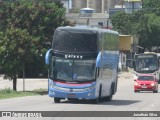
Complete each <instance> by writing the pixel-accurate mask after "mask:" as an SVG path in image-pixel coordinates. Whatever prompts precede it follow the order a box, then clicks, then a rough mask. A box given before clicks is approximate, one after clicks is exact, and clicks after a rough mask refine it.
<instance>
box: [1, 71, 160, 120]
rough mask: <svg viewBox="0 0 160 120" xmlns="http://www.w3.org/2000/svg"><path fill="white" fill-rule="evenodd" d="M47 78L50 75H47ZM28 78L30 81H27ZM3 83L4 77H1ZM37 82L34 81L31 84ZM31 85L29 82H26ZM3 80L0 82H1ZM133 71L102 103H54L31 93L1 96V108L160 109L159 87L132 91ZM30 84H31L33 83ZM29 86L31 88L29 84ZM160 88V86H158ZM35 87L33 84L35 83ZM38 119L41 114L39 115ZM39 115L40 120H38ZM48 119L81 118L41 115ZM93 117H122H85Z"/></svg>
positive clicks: (154, 119)
mask: <svg viewBox="0 0 160 120" xmlns="http://www.w3.org/2000/svg"><path fill="white" fill-rule="evenodd" d="M46 80H47V79H46ZM46 80H39V85H41V84H42V83H43V86H42V87H43V88H46V89H47V81H46ZM21 82H22V80H21ZM28 82H29V81H28ZM0 83H2V81H0ZM35 83H37V85H38V82H36V81H34V82H33V81H32V83H30V84H32V86H34V84H35ZM27 84H28V85H30V84H29V83H27ZM1 85H2V84H0V86H1ZM133 85H134V81H133V75H132V73H131V72H125V73H120V74H119V81H118V91H117V93H116V95H114V96H113V100H112V101H110V102H106V101H101V102H100V103H99V104H91V103H90V102H89V101H67V100H64V101H62V102H61V103H54V101H53V99H52V98H49V97H48V95H42V96H28V97H20V98H12V99H5V100H0V111H2V110H3V111H159V110H160V89H159V92H158V93H152V92H140V93H134V92H133ZM32 86H31V87H32ZM26 88H29V86H27V87H26ZM159 88H160V87H159ZM32 89H33V87H32ZM38 119H39V118H38ZM38 119H37V120H38ZM42 119H48V120H54V119H56V120H64V119H65V120H75V119H76V120H79V119H82V118H81V117H78V118H75V117H71V118H70V117H56V118H42ZM90 119H94V120H95V119H101V120H103V119H104V120H107V119H111V120H112V119H113V120H119V118H118V117H111V118H108V117H107V118H106V117H100V118H97V117H92V118H90V117H85V120H90ZM123 119H126V120H128V119H129V120H159V119H160V118H158V117H147V118H146V117H145V118H144V117H141V118H139V117H123V118H122V119H121V120H123ZM5 120H6V119H5Z"/></svg>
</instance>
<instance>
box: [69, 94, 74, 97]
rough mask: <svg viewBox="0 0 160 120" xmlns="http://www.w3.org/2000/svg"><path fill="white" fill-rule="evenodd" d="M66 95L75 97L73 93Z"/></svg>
mask: <svg viewBox="0 0 160 120" xmlns="http://www.w3.org/2000/svg"><path fill="white" fill-rule="evenodd" d="M67 96H68V97H75V96H76V95H75V94H68V95H67Z"/></svg>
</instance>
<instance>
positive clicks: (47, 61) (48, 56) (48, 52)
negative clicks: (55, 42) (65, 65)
mask: <svg viewBox="0 0 160 120" xmlns="http://www.w3.org/2000/svg"><path fill="white" fill-rule="evenodd" d="M50 53H51V49H50V50H48V51H47V53H46V55H45V63H46V65H49V61H50V60H49V59H50Z"/></svg>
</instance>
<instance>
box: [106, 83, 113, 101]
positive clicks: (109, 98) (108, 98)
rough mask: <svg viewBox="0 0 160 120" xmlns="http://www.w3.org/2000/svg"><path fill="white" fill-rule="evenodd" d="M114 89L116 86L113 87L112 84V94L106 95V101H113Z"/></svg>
mask: <svg viewBox="0 0 160 120" xmlns="http://www.w3.org/2000/svg"><path fill="white" fill-rule="evenodd" d="M113 90H114V88H113V85H112V87H111V90H110V94H109V96H107V97H106V101H111V100H112V97H113Z"/></svg>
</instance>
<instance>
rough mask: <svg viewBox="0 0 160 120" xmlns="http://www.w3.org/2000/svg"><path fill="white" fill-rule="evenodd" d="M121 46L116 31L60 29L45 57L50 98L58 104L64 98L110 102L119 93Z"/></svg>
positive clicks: (78, 28) (56, 32)
mask: <svg viewBox="0 0 160 120" xmlns="http://www.w3.org/2000/svg"><path fill="white" fill-rule="evenodd" d="M118 47H119V34H118V32H116V31H112V30H105V29H98V28H85V27H83V28H82V27H58V28H57V29H56V31H55V33H54V36H53V43H52V48H51V49H50V50H49V51H48V52H47V53H46V56H45V61H46V64H47V65H49V79H48V81H49V82H48V86H49V87H48V92H49V96H50V97H54V102H55V103H59V102H60V101H61V100H62V99H68V100H73V99H74V100H77V99H87V100H91V101H92V102H94V103H98V102H99V100H100V99H101V98H104V99H106V100H108V101H110V100H111V99H112V96H113V95H114V94H115V93H116V91H117V79H118V77H117V76H118V61H119V49H118Z"/></svg>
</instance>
